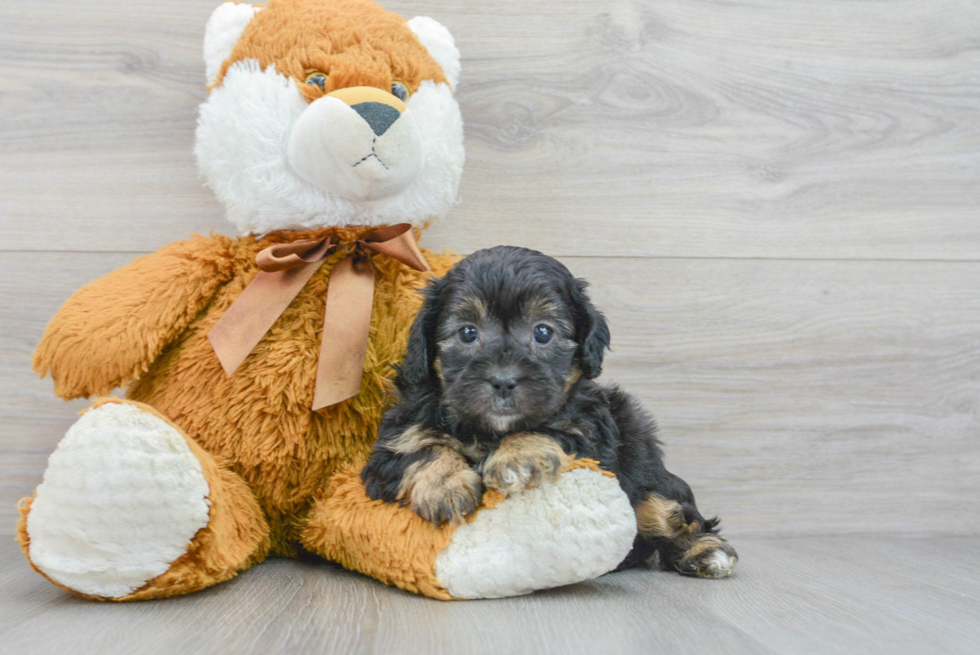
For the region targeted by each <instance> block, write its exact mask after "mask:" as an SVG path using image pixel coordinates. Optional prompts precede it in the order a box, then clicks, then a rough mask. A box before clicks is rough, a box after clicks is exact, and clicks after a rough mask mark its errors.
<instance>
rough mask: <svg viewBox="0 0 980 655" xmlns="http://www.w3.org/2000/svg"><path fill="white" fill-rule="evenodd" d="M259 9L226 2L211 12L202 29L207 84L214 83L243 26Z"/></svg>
mask: <svg viewBox="0 0 980 655" xmlns="http://www.w3.org/2000/svg"><path fill="white" fill-rule="evenodd" d="M260 9H262V7H253V6H252V5H250V4H245V3H236V2H226V3H224V4H223V5H221V6H220V7H218V8H217V9H215V10H214V12H213V13H212V14H211V18H209V19H208V25H207V27H206V28H205V29H204V70H205V74H206V75H207V78H208V84H213V83H214V81H215V79H216V78H217V77H218V73H219V72H221V65H222V64H223V63H225V59H228V57H229V56H230V55H231V51H232V49H233V48H234V47H235V44H236V43H238V38H239V37H240V36H241V35H242V31H244V30H245V26H246V25H248V22H249V21H250V20H252V16H254V15H255V14H256V13H258V11H259V10H260Z"/></svg>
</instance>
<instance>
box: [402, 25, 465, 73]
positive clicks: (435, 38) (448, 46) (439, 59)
mask: <svg viewBox="0 0 980 655" xmlns="http://www.w3.org/2000/svg"><path fill="white" fill-rule="evenodd" d="M407 25H408V28H409V29H410V30H412V31H413V32H414V33H415V36H416V38H418V40H419V41H421V42H422V45H424V46H425V49H426V50H428V51H429V54H430V55H432V58H433V59H435V60H436V63H438V64H439V65H440V66H441V67H442V72H443V74H444V75H445V76H446V79H447V80H448V81H449V86H450V88H452V89H453V91H455V90H456V85H457V84H458V83H459V69H460V65H459V50H458V49H457V48H456V42H455V41H454V40H453V35H452V34H450V33H449V30H447V29H446V28H445V26H443V24H442V23H440V22H438V21H436V20H433V19H431V18H427V17H425V16H416V17H415V18H413V19H412V20H410V21H408V23H407Z"/></svg>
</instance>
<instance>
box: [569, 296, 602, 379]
mask: <svg viewBox="0 0 980 655" xmlns="http://www.w3.org/2000/svg"><path fill="white" fill-rule="evenodd" d="M588 286H589V283H588V282H586V281H585V280H575V283H574V284H573V285H572V307H573V309H574V312H575V340H576V341H577V342H578V364H579V368H581V369H582V375H584V376H585V377H587V378H588V379H590V380H591V379H594V378H597V377H599V373H601V372H602V359H603V357H604V356H605V353H606V348H608V347H609V338H610V337H609V324H608V323H606V317H605V316H603V315H602V312H600V311H599V310H598V309H596V307H595V305H593V304H592V301H590V300H589V296H588V294H587V293H586V292H585V289H586V287H588Z"/></svg>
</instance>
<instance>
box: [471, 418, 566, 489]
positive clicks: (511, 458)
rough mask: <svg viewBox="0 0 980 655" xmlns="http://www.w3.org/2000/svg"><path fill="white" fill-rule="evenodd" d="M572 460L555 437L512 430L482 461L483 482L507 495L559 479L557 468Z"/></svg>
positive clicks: (559, 468)
mask: <svg viewBox="0 0 980 655" xmlns="http://www.w3.org/2000/svg"><path fill="white" fill-rule="evenodd" d="M569 461H571V457H569V456H568V455H567V454H566V453H565V451H563V450H562V449H561V446H559V445H558V443H557V442H555V441H554V439H550V438H548V437H545V436H541V435H537V434H524V433H522V434H514V435H511V436H509V437H507V438H505V439H504V440H503V441H501V442H500V446H499V447H498V448H497V450H496V451H494V453H493V454H492V455H491V456H490V457H489V458H487V461H486V463H484V465H483V483H484V484H485V485H486V486H487V488H488V489H496V490H497V491H499V492H500V493H502V494H503V495H505V496H507V495H510V494H513V493H517V492H519V491H523V490H524V489H525V488H527V487H538V486H541V485H543V484H549V483H552V482H554V481H555V480H557V479H558V471H559V470H561V468H562V467H563V466H565V465H567V464H568V462H569Z"/></svg>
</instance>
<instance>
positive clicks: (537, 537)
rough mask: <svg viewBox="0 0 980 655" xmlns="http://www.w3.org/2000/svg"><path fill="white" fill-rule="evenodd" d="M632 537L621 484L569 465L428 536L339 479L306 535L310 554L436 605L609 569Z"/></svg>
mask: <svg viewBox="0 0 980 655" xmlns="http://www.w3.org/2000/svg"><path fill="white" fill-rule="evenodd" d="M635 537H636V517H635V515H634V513H633V509H632V507H631V506H630V503H629V500H628V499H627V497H626V494H624V493H623V491H622V489H621V488H620V486H619V483H618V482H617V481H616V479H615V478H614V477H612V476H611V475H610V474H608V473H603V472H601V471H599V469H598V466H597V465H596V464H595V462H591V461H589V460H575V461H573V462H571V464H570V465H569V467H568V469H567V470H565V471H564V472H563V473H562V474H561V475H559V476H558V479H557V480H556V481H555V482H554V483H552V484H546V485H543V486H541V487H536V488H531V489H526V490H525V491H523V492H521V493H517V494H513V495H510V496H507V497H506V498H505V497H504V496H502V495H501V494H499V493H498V492H496V491H492V490H491V491H488V492H487V493H486V494H485V495H484V499H483V505H482V506H481V508H480V509H478V510H477V512H476V514H474V515H473V516H471V517H470V518H469V519H468V520H467V522H466V523H463V524H462V525H460V526H457V527H452V526H443V527H441V528H434V527H433V526H432V524H430V523H429V522H428V521H425V520H424V519H422V518H420V517H419V516H418V515H416V514H415V513H414V512H412V510H411V509H409V508H408V507H400V506H399V505H397V504H394V503H385V502H382V501H375V500H371V499H370V498H368V496H367V495H366V494H365V492H364V486H363V484H362V483H361V478H360V475H359V474H358V472H357V471H355V470H353V469H348V470H346V471H344V472H343V473H340V474H338V475H337V476H335V478H334V480H333V483H332V485H331V487H330V489H329V490H327V492H326V494H325V495H324V497H323V499H321V500H320V501H318V502H317V504H316V506H315V507H314V509H313V512H312V513H311V515H310V517H309V519H308V524H307V528H306V530H305V532H304V535H303V545H304V546H305V547H306V548H307V549H309V550H310V551H312V552H315V553H318V554H320V555H322V556H323V557H326V558H327V559H331V560H334V561H336V562H339V563H341V564H343V565H344V566H346V567H347V568H350V569H354V570H357V571H361V572H362V573H366V574H367V575H370V576H373V577H375V578H377V579H379V580H381V581H382V582H384V583H386V584H391V585H395V586H398V587H401V588H402V589H406V590H408V591H412V592H415V593H421V594H425V595H426V596H431V597H433V598H439V599H443V600H448V599H453V598H456V599H463V598H466V599H469V598H501V597H504V596H518V595H521V594H527V593H530V592H532V591H535V590H537V589H547V588H550V587H558V586H562V585H567V584H572V583H575V582H581V581H583V580H588V579H591V578H594V577H596V576H599V575H602V574H603V573H606V572H608V571H611V570H613V569H614V568H616V566H617V565H618V564H619V563H620V562H622V561H623V559H624V558H625V557H626V555H627V553H629V551H630V549H631V548H632V546H633V539H634V538H635Z"/></svg>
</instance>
